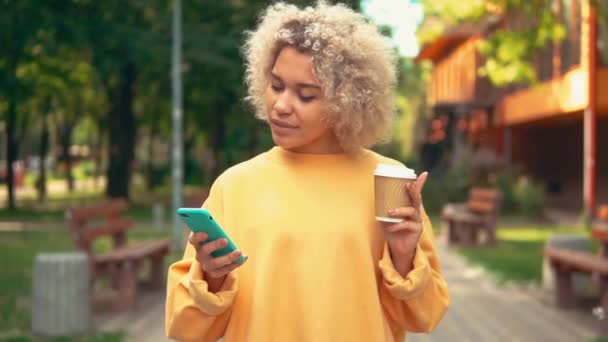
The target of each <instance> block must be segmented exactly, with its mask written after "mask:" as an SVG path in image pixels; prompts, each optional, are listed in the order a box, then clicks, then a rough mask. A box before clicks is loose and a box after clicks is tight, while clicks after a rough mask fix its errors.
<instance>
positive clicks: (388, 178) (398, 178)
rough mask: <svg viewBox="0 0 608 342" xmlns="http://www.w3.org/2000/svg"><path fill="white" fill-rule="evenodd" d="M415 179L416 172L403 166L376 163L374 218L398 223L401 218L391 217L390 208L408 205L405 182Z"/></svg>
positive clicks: (408, 198)
mask: <svg viewBox="0 0 608 342" xmlns="http://www.w3.org/2000/svg"><path fill="white" fill-rule="evenodd" d="M415 180H416V172H414V170H412V169H409V168H407V167H405V166H400V165H391V164H378V166H377V167H376V170H375V171H374V196H375V201H376V220H378V221H382V222H391V223H398V222H401V221H403V219H402V218H396V217H391V216H390V215H389V214H388V211H389V210H390V209H395V208H401V207H407V206H410V197H409V196H408V194H407V190H406V184H408V183H412V182H414V181H415Z"/></svg>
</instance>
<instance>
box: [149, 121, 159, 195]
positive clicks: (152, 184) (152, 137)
mask: <svg viewBox="0 0 608 342" xmlns="http://www.w3.org/2000/svg"><path fill="white" fill-rule="evenodd" d="M158 122H159V120H156V121H155V122H153V123H152V127H150V137H149V142H148V160H147V162H146V187H147V189H148V190H153V189H154V187H155V186H156V178H155V174H154V140H155V139H156V136H157V134H158Z"/></svg>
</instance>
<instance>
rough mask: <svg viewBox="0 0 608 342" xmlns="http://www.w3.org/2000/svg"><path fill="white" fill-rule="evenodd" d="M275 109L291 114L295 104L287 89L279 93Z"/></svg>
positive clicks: (278, 111) (280, 112)
mask: <svg viewBox="0 0 608 342" xmlns="http://www.w3.org/2000/svg"><path fill="white" fill-rule="evenodd" d="M274 109H275V110H276V111H277V113H278V114H291V112H292V111H293V104H292V100H291V97H290V95H289V93H288V92H287V91H284V92H282V93H281V94H279V95H278V98H277V101H276V102H275V103H274Z"/></svg>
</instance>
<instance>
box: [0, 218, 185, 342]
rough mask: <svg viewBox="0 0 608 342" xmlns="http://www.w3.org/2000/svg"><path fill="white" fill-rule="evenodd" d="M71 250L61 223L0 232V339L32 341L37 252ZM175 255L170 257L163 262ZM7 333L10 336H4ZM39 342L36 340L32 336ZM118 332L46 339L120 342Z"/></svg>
mask: <svg viewBox="0 0 608 342" xmlns="http://www.w3.org/2000/svg"><path fill="white" fill-rule="evenodd" d="M170 235H171V231H170V230H144V229H134V230H131V231H130V232H129V236H128V240H129V241H135V240H141V239H148V238H158V237H168V236H170ZM110 246H111V242H110V240H109V239H102V240H101V241H99V242H98V243H96V245H95V247H94V248H95V250H107V249H108V248H110ZM70 250H74V247H73V244H72V241H71V238H70V236H69V234H68V232H67V229H65V228H64V227H62V226H61V223H60V222H59V223H51V224H50V228H49V230H48V231H36V232H34V231H18V232H0V260H2V268H1V271H0V341H32V339H31V337H30V336H29V330H30V324H31V323H30V321H31V317H30V310H31V306H30V297H31V291H32V267H33V262H34V258H35V257H36V255H37V254H38V253H42V252H57V251H70ZM178 258H179V256H171V258H168V260H167V263H170V262H173V261H174V260H176V259H178ZM7 335H10V336H11V337H10V338H8V339H7V337H5V336H7ZM35 340H36V341H39V339H35ZM122 340H123V337H122V334H121V333H120V332H117V333H114V334H98V335H94V336H85V337H78V338H63V339H61V338H59V339H50V340H48V341H74V342H85V341H86V342H89V341H91V342H92V341H104V342H105V341H107V342H110V341H122Z"/></svg>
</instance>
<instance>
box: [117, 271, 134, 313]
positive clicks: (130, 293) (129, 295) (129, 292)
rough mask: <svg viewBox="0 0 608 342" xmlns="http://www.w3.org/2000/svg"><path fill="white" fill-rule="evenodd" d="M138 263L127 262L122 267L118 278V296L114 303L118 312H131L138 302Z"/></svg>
mask: <svg viewBox="0 0 608 342" xmlns="http://www.w3.org/2000/svg"><path fill="white" fill-rule="evenodd" d="M137 268H138V267H137V262H136V261H133V260H129V261H125V262H123V263H122V264H121V265H120V271H119V277H118V296H117V298H116V301H115V303H114V309H115V310H117V311H125V310H131V309H133V308H134V307H135V304H136V300H137Z"/></svg>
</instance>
